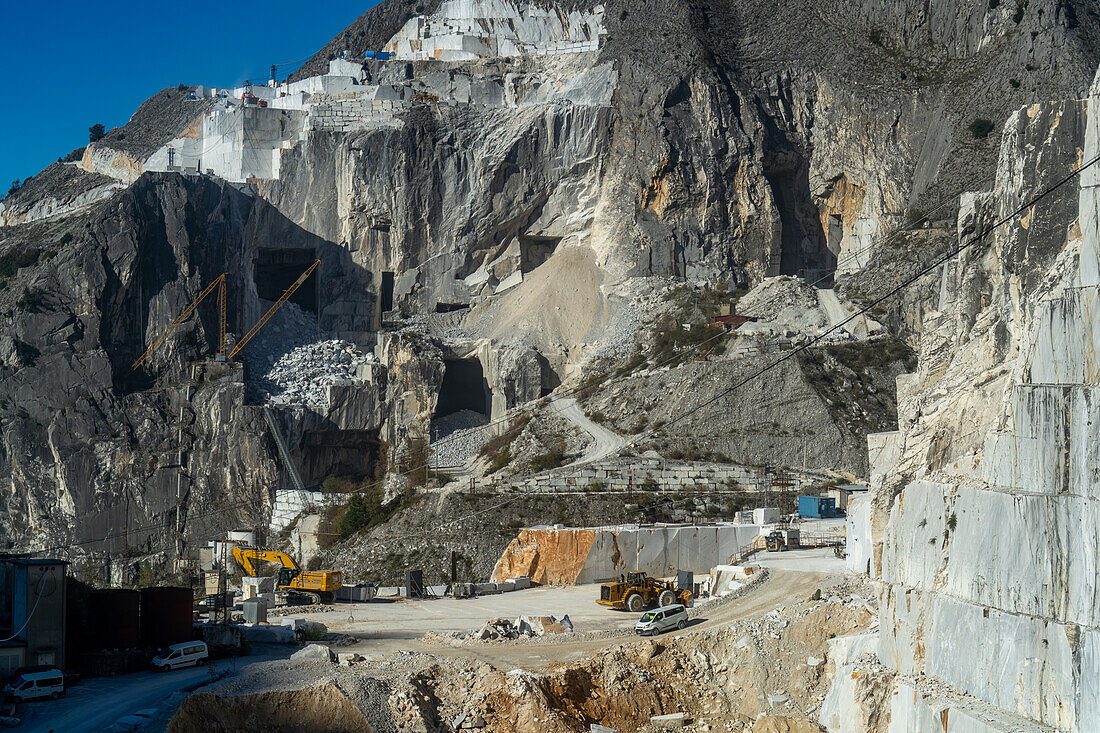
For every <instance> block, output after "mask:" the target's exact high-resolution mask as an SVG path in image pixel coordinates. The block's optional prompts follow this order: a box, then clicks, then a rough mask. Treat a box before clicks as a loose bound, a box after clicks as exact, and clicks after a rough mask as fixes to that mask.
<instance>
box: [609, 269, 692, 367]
mask: <svg viewBox="0 0 1100 733" xmlns="http://www.w3.org/2000/svg"><path fill="white" fill-rule="evenodd" d="M671 282H672V281H671V280H669V279H668V278H662V277H646V278H628V279H626V280H625V281H623V282H622V283H620V284H619V285H618V286H617V288H616V291H615V292H616V294H617V296H618V297H616V300H617V301H618V309H617V311H616V313H615V318H614V319H613V320H612V321H611V322H610V323H609V324H607V326H606V328H604V329H603V332H602V333H601V334H600V337H599V338H598V339H596V340H595V341H594V342H592V351H591V353H590V358H592V359H623V358H626V357H628V356H629V355H630V354H632V353H633V352H634V349H635V342H636V341H637V340H638V332H639V330H640V329H641V328H642V326H643V325H644V324H645V323H647V322H648V321H649V320H650V319H652V317H653V314H654V313H657V312H658V311H659V310H660V306H661V296H662V295H664V294H665V292H667V291H668V289H669V286H670V283H671ZM620 298H621V299H620Z"/></svg>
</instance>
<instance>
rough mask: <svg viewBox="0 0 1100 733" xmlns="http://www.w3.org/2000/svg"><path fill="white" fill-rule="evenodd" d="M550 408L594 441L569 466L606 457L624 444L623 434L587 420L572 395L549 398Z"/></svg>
mask: <svg viewBox="0 0 1100 733" xmlns="http://www.w3.org/2000/svg"><path fill="white" fill-rule="evenodd" d="M550 408H551V409H552V410H555V411H556V412H557V413H558V414H559V415H561V416H562V417H564V418H565V419H566V420H568V421H569V422H571V423H573V424H574V425H576V426H577V427H578V428H580V429H581V430H583V431H584V432H586V433H588V434H589V435H591V436H592V438H593V439H594V441H595V442H594V443H593V444H592V445H591V446H589V447H588V449H587V450H585V452H584V455H583V456H581V457H580V458H578V459H577V460H575V461H573V462H572V463H570V464H568V465H570V466H579V465H581V464H583V463H592V462H593V461H598V460H600V459H603V458H607V457H608V456H610V455H612V454H613V453H615V452H616V451H618V450H619V449H620V448H622V447H623V446H624V445H625V444H626V438H624V437H623V436H621V435H619V434H618V433H613V432H611V431H610V430H608V429H607V428H605V427H604V426H603V425H600V424H598V423H594V422H592V421H591V420H589V419H588V416H587V415H585V414H584V410H582V409H581V406H580V405H578V404H577V400H576V399H575V398H573V397H554V398H553V399H552V400H550Z"/></svg>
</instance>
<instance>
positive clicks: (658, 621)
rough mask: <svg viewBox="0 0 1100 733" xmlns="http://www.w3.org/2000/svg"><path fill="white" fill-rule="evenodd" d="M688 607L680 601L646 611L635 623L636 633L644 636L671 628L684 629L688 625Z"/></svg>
mask: <svg viewBox="0 0 1100 733" xmlns="http://www.w3.org/2000/svg"><path fill="white" fill-rule="evenodd" d="M687 619H688V614H687V609H686V608H684V607H683V605H681V604H679V603H673V604H672V605H670V606H662V607H661V608H655V609H653V610H652V611H646V612H645V613H643V614H642V618H641V619H640V620H639V621H638V623H636V624H634V633H636V634H641V635H642V636H648V635H651V634H653V635H656V634H660V633H663V632H665V631H668V630H669V629H673V628H676V629H683V628H684V627H685V626H687Z"/></svg>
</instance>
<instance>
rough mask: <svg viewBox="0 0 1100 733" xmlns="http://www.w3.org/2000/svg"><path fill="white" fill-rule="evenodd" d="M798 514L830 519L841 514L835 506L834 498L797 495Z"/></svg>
mask: <svg viewBox="0 0 1100 733" xmlns="http://www.w3.org/2000/svg"><path fill="white" fill-rule="evenodd" d="M798 514H799V516H802V517H810V518H813V519H832V518H834V517H839V516H842V515H841V513H840V512H838V511H837V508H836V499H834V498H833V497H831V496H800V497H798Z"/></svg>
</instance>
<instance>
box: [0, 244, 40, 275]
mask: <svg viewBox="0 0 1100 733" xmlns="http://www.w3.org/2000/svg"><path fill="white" fill-rule="evenodd" d="M41 255H42V250H40V249H38V248H37V247H27V248H25V249H20V250H14V251H11V252H5V253H4V254H2V255H0V277H11V276H12V275H14V274H15V273H16V271H18V270H20V269H21V268H24V267H30V266H31V265H33V264H35V263H36V262H38V258H39V257H40V256H41Z"/></svg>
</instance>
